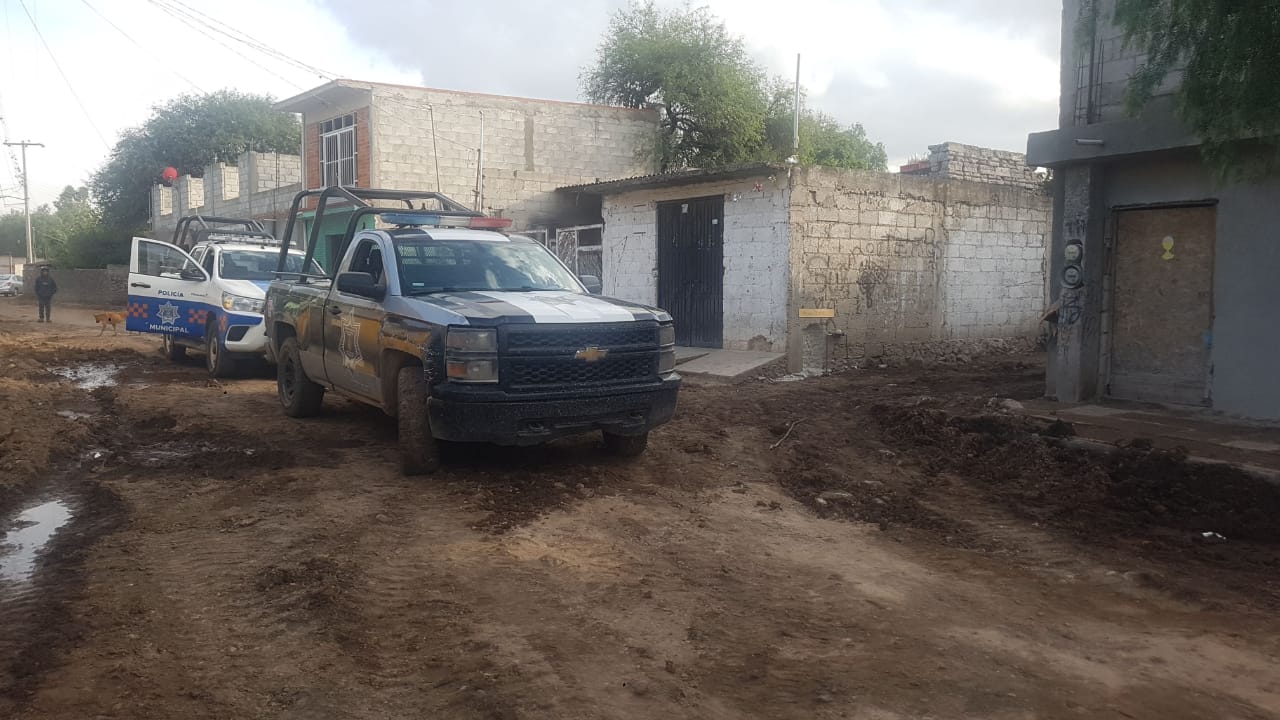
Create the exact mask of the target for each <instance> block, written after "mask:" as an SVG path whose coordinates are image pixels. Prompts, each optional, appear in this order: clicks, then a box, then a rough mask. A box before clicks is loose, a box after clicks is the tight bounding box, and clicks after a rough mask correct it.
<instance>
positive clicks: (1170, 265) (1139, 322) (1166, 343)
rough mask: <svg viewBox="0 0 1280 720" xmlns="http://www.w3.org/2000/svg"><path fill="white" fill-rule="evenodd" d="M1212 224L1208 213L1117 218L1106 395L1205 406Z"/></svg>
mask: <svg viewBox="0 0 1280 720" xmlns="http://www.w3.org/2000/svg"><path fill="white" fill-rule="evenodd" d="M1215 224H1216V212H1215V210H1214V208H1212V207H1181V208H1159V209H1151V210H1125V211H1122V212H1120V213H1118V217H1117V222H1116V245H1115V292H1114V298H1115V300H1114V304H1115V313H1114V320H1113V322H1112V334H1111V337H1112V340H1111V342H1112V347H1111V373H1110V378H1109V383H1108V389H1109V394H1110V395H1111V396H1112V397H1117V398H1124V399H1128V400H1148V401H1154V402H1172V403H1184V404H1201V403H1204V404H1207V403H1208V402H1209V375H1210V371H1209V367H1210V366H1209V353H1210V348H1211V339H1212V335H1211V332H1210V328H1211V326H1212V323H1213V252H1214V247H1213V246H1214V234H1215V233H1214V226H1215Z"/></svg>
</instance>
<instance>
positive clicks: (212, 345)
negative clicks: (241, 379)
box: [204, 326, 236, 378]
mask: <svg viewBox="0 0 1280 720" xmlns="http://www.w3.org/2000/svg"><path fill="white" fill-rule="evenodd" d="M204 335H205V340H204V366H205V367H206V368H208V370H209V377H212V378H228V377H231V376H232V375H235V374H236V360H235V358H233V357H231V353H229V352H227V349H226V348H225V347H223V346H222V341H221V340H219V339H218V331H217V329H216V326H215V327H214V328H209V329H208V330H207V331H206V332H205V334H204Z"/></svg>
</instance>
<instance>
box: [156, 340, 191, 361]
mask: <svg viewBox="0 0 1280 720" xmlns="http://www.w3.org/2000/svg"><path fill="white" fill-rule="evenodd" d="M160 337H161V340H160V342H161V345H160V351H161V352H163V353H164V356H165V357H167V358H169V360H170V361H172V362H182V360H183V358H185V357H186V356H187V349H186V348H184V347H182V346H181V345H179V344H178V343H176V342H174V341H173V336H172V335H161V336H160Z"/></svg>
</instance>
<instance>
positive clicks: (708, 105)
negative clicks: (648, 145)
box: [581, 1, 887, 172]
mask: <svg viewBox="0 0 1280 720" xmlns="http://www.w3.org/2000/svg"><path fill="white" fill-rule="evenodd" d="M581 81H582V87H583V94H584V95H585V96H586V98H587V99H588V100H590V101H592V102H598V103H608V104H614V105H622V106H624V107H632V108H642V107H654V108H656V109H657V110H658V114H659V115H658V118H659V123H658V126H659V134H658V139H657V142H656V144H655V147H654V153H653V154H654V156H655V157H656V159H657V161H658V167H659V170H661V171H664V172H665V171H667V170H673V169H679V168H686V167H699V168H717V167H725V166H728V165H735V164H740V163H747V162H782V161H784V160H786V159H787V158H788V157H790V156H791V155H792V119H793V112H792V108H793V105H792V102H793V97H794V96H793V93H794V87H793V86H792V85H791V84H790V83H789V82H787V81H785V80H782V79H774V80H772V81H769V80H768V79H767V78H766V76H765V73H764V71H763V70H762V69H761V68H760V66H759V65H757V64H756V63H755V61H753V60H752V59H751V56H750V54H749V53H748V52H747V50H746V45H745V44H744V43H743V40H742V38H741V37H738V36H736V35H733V34H731V33H729V31H728V30H727V29H726V28H725V25H724V23H722V22H721V21H720V20H718V19H717V18H716V17H715V16H713V15H711V13H710V12H709V11H708V10H707V9H706V8H690V7H685V8H683V9H677V10H670V11H667V10H661V9H659V8H657V7H655V6H654V4H653V2H651V1H650V2H642V3H638V4H633V5H631V6H630V7H628V8H627V9H625V10H622V11H619V12H618V13H616V14H615V15H614V16H613V19H612V20H611V21H610V23H609V30H608V32H607V34H606V35H605V38H604V40H603V41H602V42H601V43H600V46H599V48H598V49H597V51H596V61H595V64H594V65H592V66H591V67H589V68H587V69H586V70H584V71H583V74H582V77H581ZM798 159H799V161H800V162H801V163H802V164H810V165H827V166H832V167H842V168H862V169H873V170H884V169H885V167H886V161H887V159H886V156H885V151H884V146H883V145H879V144H875V143H872V142H871V141H870V140H869V139H867V134H866V132H865V131H864V130H863V129H862V126H861V125H850V126H842V125H841V124H840V123H839V122H837V121H836V120H835V118H832V117H831V116H829V115H825V114H823V113H815V112H813V111H811V110H808V109H803V110H802V112H801V118H800V155H799V158H798Z"/></svg>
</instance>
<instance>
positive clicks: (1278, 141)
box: [1087, 0, 1280, 176]
mask: <svg viewBox="0 0 1280 720" xmlns="http://www.w3.org/2000/svg"><path fill="white" fill-rule="evenodd" d="M1094 1H1096V0H1094ZM1087 9H1090V10H1091V8H1087ZM1115 23H1116V25H1117V26H1119V27H1120V28H1121V29H1123V30H1124V32H1125V36H1126V40H1127V42H1129V43H1131V44H1133V45H1135V46H1136V47H1137V48H1138V49H1140V50H1141V51H1142V52H1143V53H1144V54H1145V55H1146V57H1147V59H1146V62H1145V63H1144V64H1143V65H1141V66H1140V67H1139V68H1138V70H1137V72H1135V73H1134V75H1133V76H1132V78H1131V80H1130V84H1129V105H1130V109H1131V110H1133V111H1136V110H1138V109H1140V108H1141V107H1142V106H1143V105H1145V104H1146V103H1147V102H1148V101H1149V100H1150V99H1151V98H1152V97H1153V96H1154V95H1155V94H1156V92H1157V91H1158V90H1159V89H1160V87H1161V85H1162V84H1163V83H1164V82H1165V79H1166V78H1167V77H1169V76H1170V75H1171V74H1176V73H1178V72H1179V69H1180V68H1184V67H1185V71H1184V72H1183V77H1182V82H1181V86H1180V87H1179V89H1178V91H1177V100H1178V108H1179V113H1180V115H1181V117H1182V118H1183V120H1184V121H1186V122H1187V124H1188V125H1189V126H1190V127H1191V128H1192V130H1194V131H1195V132H1196V134H1197V135H1198V136H1199V137H1200V138H1201V140H1202V141H1203V143H1204V145H1203V148H1202V149H1203V152H1204V155H1205V158H1206V160H1208V161H1209V162H1210V164H1211V165H1213V166H1214V167H1216V168H1217V169H1218V170H1219V171H1220V173H1221V174H1222V175H1223V176H1241V175H1253V174H1257V173H1259V172H1263V171H1266V170H1270V169H1275V168H1276V167H1277V166H1280V3H1277V2H1276V1H1275V0H1117V3H1116V11H1115Z"/></svg>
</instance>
